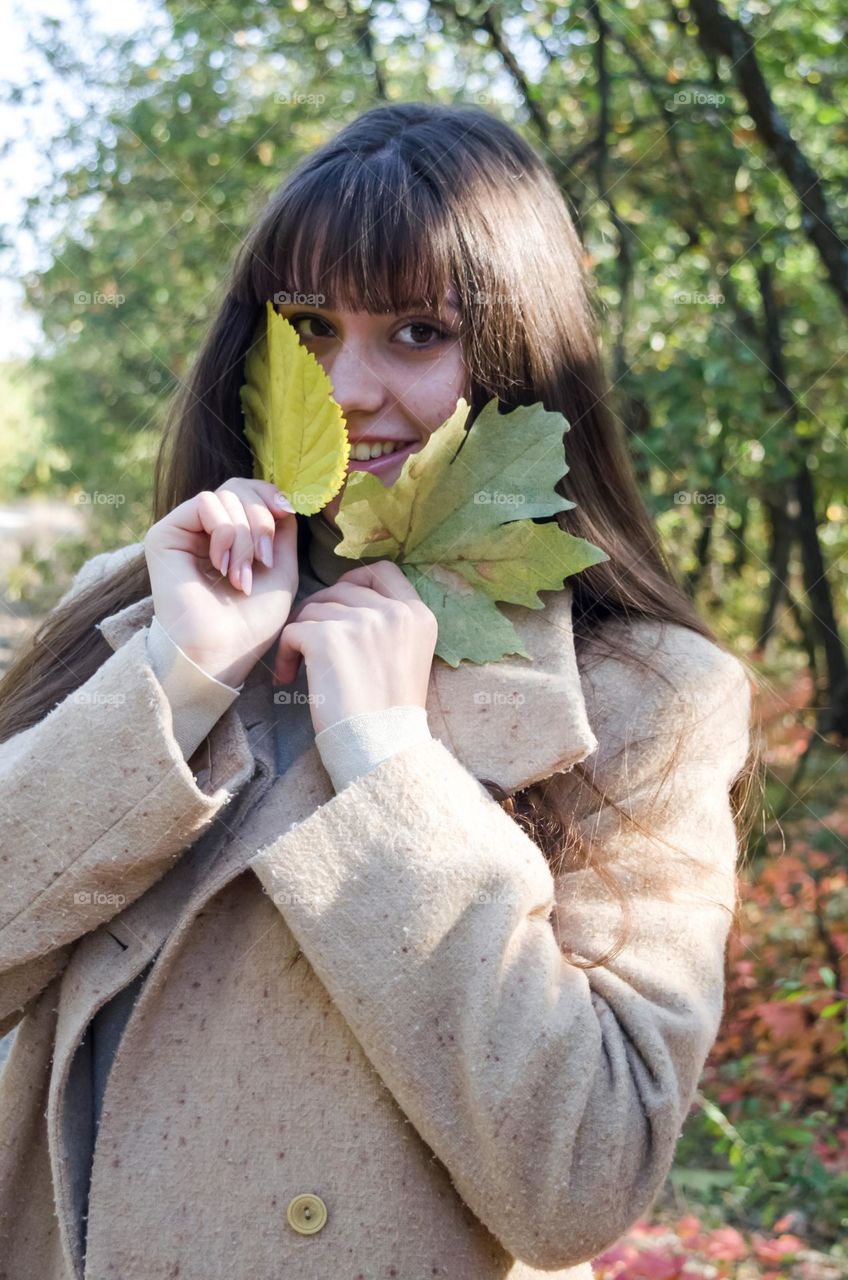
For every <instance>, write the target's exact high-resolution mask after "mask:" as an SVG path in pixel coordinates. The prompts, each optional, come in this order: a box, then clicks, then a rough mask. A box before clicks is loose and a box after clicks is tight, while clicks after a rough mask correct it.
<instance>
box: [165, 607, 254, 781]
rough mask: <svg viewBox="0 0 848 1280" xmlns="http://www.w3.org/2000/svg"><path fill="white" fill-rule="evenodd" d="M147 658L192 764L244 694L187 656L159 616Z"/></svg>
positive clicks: (174, 730) (183, 750) (175, 729)
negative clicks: (230, 707) (215, 729)
mask: <svg viewBox="0 0 848 1280" xmlns="http://www.w3.org/2000/svg"><path fill="white" fill-rule="evenodd" d="M147 657H148V661H149V662H150V665H151V667H152V668H153V674H154V675H155V676H156V679H157V680H158V681H159V683H160V684H161V686H162V688H163V689H164V691H165V695H166V697H167V699H168V702H169V703H170V706H171V718H172V725H173V733H174V737H175V738H176V740H177V742H178V743H179V746H180V750H181V751H182V753H183V756H184V758H185V759H186V760H188V759H189V758H190V757H191V756H192V755H193V754H194V752H195V751H196V750H197V748H198V747H199V746H200V744H201V742H202V741H203V739H204V738H205V737H206V736H207V734H208V733H209V731H210V729H211V728H212V726H213V725H214V724H215V723H216V722H217V721H218V720H220V718H221V716H222V715H223V714H224V712H225V711H226V710H227V708H228V707H229V706H230V705H231V704H232V703H233V702H235V700H236V698H237V697H238V695H239V693H240V692H241V690H242V689H243V688H244V685H243V684H240V685H239V686H238V688H236V689H234V688H232V687H231V686H230V685H228V684H223V683H222V681H220V680H216V679H215V677H214V676H210V675H209V674H208V673H207V672H206V671H204V670H203V668H202V667H199V666H198V665H197V663H196V662H193V661H192V659H191V658H189V657H188V655H187V654H185V653H184V652H183V650H182V649H181V648H180V646H179V645H178V644H177V643H176V641H174V640H172V639H171V637H170V635H169V634H168V632H167V631H166V630H165V628H164V627H163V626H162V624H161V623H160V621H159V619H158V618H157V617H156V615H155V614H154V615H153V620H152V622H151V623H150V626H149V628H148V632H147Z"/></svg>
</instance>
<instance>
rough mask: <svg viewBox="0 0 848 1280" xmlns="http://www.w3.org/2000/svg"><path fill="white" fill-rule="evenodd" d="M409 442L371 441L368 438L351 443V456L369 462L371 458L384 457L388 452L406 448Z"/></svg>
mask: <svg viewBox="0 0 848 1280" xmlns="http://www.w3.org/2000/svg"><path fill="white" fill-rule="evenodd" d="M407 444H408V441H397V440H377V441H374V442H373V443H370V442H369V441H366V440H360V441H359V443H358V444H352V445H351V447H350V456H351V458H352V459H354V460H355V461H356V462H367V461H368V460H369V458H382V457H383V456H384V455H385V454H387V453H394V452H395V451H396V450H399V449H405V448H406V447H407Z"/></svg>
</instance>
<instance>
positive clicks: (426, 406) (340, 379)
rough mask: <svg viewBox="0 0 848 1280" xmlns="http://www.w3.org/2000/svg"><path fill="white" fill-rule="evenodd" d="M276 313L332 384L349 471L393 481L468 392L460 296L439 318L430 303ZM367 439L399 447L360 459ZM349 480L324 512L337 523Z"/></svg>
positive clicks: (294, 308)
mask: <svg viewBox="0 0 848 1280" xmlns="http://www.w3.org/2000/svg"><path fill="white" fill-rule="evenodd" d="M277 310H278V311H279V313H280V315H282V316H284V317H285V318H286V320H288V321H289V323H290V324H291V325H292V326H293V327H294V329H295V330H296V331H297V333H298V335H299V336H300V340H301V342H302V343H303V345H304V346H305V347H306V348H307V350H309V351H311V352H312V354H313V355H314V356H315V359H316V360H317V361H318V363H319V364H320V365H321V367H322V369H323V370H324V372H325V373H326V374H327V376H328V377H329V379H330V381H331V382H332V385H333V397H334V399H335V400H336V401H337V402H338V404H339V405H340V407H341V410H342V412H343V414H344V416H345V420H346V422H347V432H348V436H349V438H350V470H351V471H370V472H372V473H373V474H374V475H376V476H378V477H379V479H380V480H381V481H382V483H383V484H386V485H391V484H394V482H395V480H397V478H398V476H399V475H400V473H401V471H402V469H403V464H404V462H405V460H406V459H407V458H408V457H409V456H410V454H411V453H417V452H418V451H419V450H420V449H422V448H423V447H424V445H425V444H426V442H427V439H428V438H429V436H430V435H431V434H432V433H433V432H434V431H435V430H436V428H437V427H440V426H441V425H442V423H443V422H445V421H446V420H447V419H448V418H449V417H450V416H451V414H452V413H453V411H454V409H455V408H456V402H457V400H458V399H459V398H460V396H465V397H466V398H467V397H468V395H469V392H470V388H469V386H468V379H467V373H466V368H465V362H464V359H463V354H462V345H461V343H460V340H459V311H458V309H457V306H456V300H455V295H453V296H450V297H449V298H448V299H447V300H446V302H445V305H444V309H443V310H442V312H441V315H439V314H438V313H437V312H436V311H434V310H430V311H428V310H427V309H426V308H425V309H424V310H421V311H408V312H403V313H393V314H390V315H370V314H369V313H368V312H367V311H333V310H330V309H329V308H327V307H312V306H307V307H304V306H298V305H297V304H296V303H290V304H289V303H286V304H282V305H279V306H278V308H277ZM359 442H361V444H360V443H359ZM366 442H367V445H368V450H369V452H371V451H372V449H373V446H374V445H375V444H378V443H379V444H381V445H383V446H384V447H385V445H386V444H387V443H388V442H392V443H393V444H394V451H393V452H392V453H390V454H388V455H386V454H382V456H380V457H371V458H369V459H368V460H367V461H366V460H363V459H360V458H358V457H357V455H358V454H359V453H360V452H365V447H364V446H365V444H366ZM374 452H376V450H374ZM346 483H347V481H345V484H344V485H342V488H341V489H340V490H339V492H338V493H337V494H336V496H335V497H334V498H333V499H332V501H330V502H328V503H327V505H326V506H325V507H324V508H323V510H322V511H321V515H322V516H323V517H324V519H325V520H326V521H327V522H328V524H330V525H332V526H333V527H334V528H338V525H337V524H336V521H335V516H336V512H337V511H338V509H339V506H340V505H341V500H342V496H343V494H344V490H345V485H346Z"/></svg>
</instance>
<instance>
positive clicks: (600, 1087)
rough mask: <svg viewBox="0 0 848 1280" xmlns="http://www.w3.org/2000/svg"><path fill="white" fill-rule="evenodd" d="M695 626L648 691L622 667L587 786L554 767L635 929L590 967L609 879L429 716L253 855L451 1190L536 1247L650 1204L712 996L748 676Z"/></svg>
mask: <svg viewBox="0 0 848 1280" xmlns="http://www.w3.org/2000/svg"><path fill="white" fill-rule="evenodd" d="M698 642H699V644H702V645H703V646H705V649H704V650H701V651H699V652H700V656H699V659H698V661H697V662H691V663H690V664H689V666H688V668H686V669H685V670H683V672H682V674H680V675H679V678H678V679H677V680H676V681H671V683H670V687H669V688H666V686H665V684H663V685H662V688H663V689H664V690H665V692H659V691H658V692H657V694H656V697H655V701H654V703H653V704H652V705H651V706H648V705H647V701H648V694H647V692H646V685H645V684H644V683H643V682H642V681H641V680H640V679H637V680H636V681H635V682H634V681H632V680H631V684H630V689H631V691H632V690H633V689H634V688H637V689H638V690H640V691H641V692H640V693H639V699H640V700H639V703H638V706H639V710H640V712H641V713H643V714H640V715H638V716H637V717H636V720H637V722H638V728H637V731H636V734H635V737H636V738H637V740H636V741H634V743H633V745H632V746H627V744H625V746H624V747H623V748H622V749H621V750H619V751H617V752H615V753H613V757H614V758H609V759H608V760H607V761H606V765H605V767H606V768H607V773H606V776H602V774H601V772H600V771H596V778H595V781H596V783H600V788H599V789H600V791H601V794H602V795H603V797H604V798H603V800H602V801H600V802H599V801H597V800H591V801H590V800H588V799H587V798H586V797H585V796H583V795H581V794H578V793H579V792H580V788H579V787H578V786H577V780H576V779H575V777H574V776H573V774H570V773H565V774H561V775H557V776H556V779H554V780H552V782H553V781H556V782H558V784H559V785H560V786H561V787H562V789H563V803H564V804H565V805H567V806H570V807H571V812H572V814H573V816H574V818H575V822H576V825H577V827H578V829H579V830H580V831H581V834H583V835H584V836H585V837H586V838H587V839H589V840H590V841H591V843H592V845H593V846H594V850H595V856H600V858H601V859H602V860H603V861H604V862H605V863H606V864H607V866H608V867H609V868H610V869H611V870H612V871H614V873H615V875H616V878H617V879H618V881H619V883H620V885H621V887H622V890H623V892H624V896H625V898H626V899H627V902H628V905H629V907H630V916H631V919H630V926H631V933H630V937H629V941H628V943H627V945H626V946H625V947H624V949H623V950H621V951H620V952H619V954H618V955H617V956H615V957H614V958H611V959H609V960H608V961H607V962H606V963H603V964H601V965H600V966H599V967H597V968H594V969H588V970H587V969H583V968H581V967H580V966H579V964H576V963H573V961H574V960H578V961H579V960H580V959H581V958H582V959H585V960H594V959H596V958H598V957H599V956H600V955H601V954H602V953H603V951H604V950H606V949H608V948H610V946H611V945H612V944H614V943H615V941H616V938H617V936H618V926H619V923H620V912H619V910H618V908H617V907H616V904H615V900H614V898H611V897H610V894H609V891H608V889H606V888H605V887H604V885H603V883H602V882H601V879H600V878H599V877H597V876H596V875H595V873H594V872H591V871H589V870H587V869H585V867H584V869H582V870H575V871H571V872H563V873H561V874H559V875H557V876H556V877H555V876H554V875H553V874H552V871H551V868H550V864H549V862H548V861H547V859H546V858H545V856H544V855H543V854H542V852H541V850H540V849H539V848H538V846H537V845H536V844H535V843H534V842H533V841H532V840H531V839H530V838H529V836H528V835H527V834H526V833H525V832H524V831H523V830H522V829H521V828H519V826H518V825H517V824H516V822H515V821H514V820H513V819H511V818H510V817H509V816H508V815H507V814H506V813H505V812H504V811H503V809H502V808H501V807H500V806H499V805H498V804H497V803H496V802H495V801H494V800H493V799H492V798H491V797H490V796H489V794H488V792H487V791H486V790H485V788H484V787H483V786H482V785H481V784H480V783H479V782H478V781H477V780H476V779H475V778H474V777H473V776H472V775H471V774H470V773H469V772H468V771H467V770H466V769H465V768H464V767H463V766H462V765H461V763H460V762H459V761H458V760H457V759H456V758H455V756H453V755H452V754H451V752H450V751H449V750H448V749H447V748H446V747H445V746H444V744H443V743H442V742H441V740H439V739H437V738H434V739H432V740H431V741H430V742H429V743H422V744H417V745H415V746H412V747H410V748H408V749H405V750H401V751H400V752H398V753H397V754H396V755H394V756H392V757H391V758H389V759H388V760H386V761H384V762H383V763H381V764H379V765H378V766H377V768H376V769H374V770H373V771H372V772H371V773H369V774H367V775H366V776H365V777H363V778H361V779H359V780H358V781H356V782H354V783H352V784H351V785H349V786H347V787H346V788H345V789H344V790H343V791H341V792H340V793H339V794H338V795H336V796H334V797H333V798H332V799H330V800H329V801H327V802H326V803H325V804H323V805H321V806H320V807H319V808H318V809H316V810H315V811H314V812H313V813H312V814H311V815H310V816H309V817H308V818H307V819H306V820H305V821H303V822H300V823H297V824H295V825H293V826H292V827H291V828H289V829H288V830H287V831H286V832H284V833H282V834H281V836H280V837H278V838H277V839H276V840H275V841H274V842H273V843H272V844H271V845H269V846H267V847H266V848H264V849H263V850H260V851H259V853H258V854H256V855H255V856H254V858H253V860H252V863H251V865H252V866H253V868H254V870H255V872H256V874H257V875H258V877H259V879H260V881H261V882H262V884H263V886H264V887H265V889H266V891H267V892H268V894H269V895H270V896H271V898H272V900H273V901H274V902H275V904H276V905H277V907H278V909H279V910H280V912H281V913H282V914H283V916H284V917H285V919H286V921H287V923H288V925H289V927H290V928H291V930H292V932H293V934H294V935H295V937H296V939H297V941H298V942H299V944H300V946H301V948H302V950H303V952H304V954H305V955H306V957H307V959H308V960H309V961H310V963H311V964H312V966H313V968H314V969H315V971H316V974H317V976H318V977H319V978H320V980H321V981H322V983H323V984H324V985H325V986H326V988H327V990H328V992H329V993H330V995H331V997H332V998H333V1000H334V1001H335V1003H336V1004H337V1006H338V1008H339V1009H340V1011H341V1013H342V1014H343V1016H344V1017H345V1019H346V1020H347V1022H348V1023H349V1025H350V1027H351V1029H352V1030H353V1032H354V1034H355V1035H356V1036H357V1039H358V1040H359V1042H360V1044H361V1045H362V1048H363V1050H364V1052H365V1053H366V1055H367V1056H368V1058H369V1060H370V1061H371V1063H372V1065H373V1066H374V1068H375V1069H376V1070H377V1072H378V1073H379V1075H380V1076H381V1078H382V1079H383V1081H384V1083H385V1084H386V1086H387V1087H388V1089H389V1090H390V1091H391V1093H392V1094H393V1096H394V1098H395V1100H396V1101H397V1103H398V1105H399V1106H400V1108H401V1109H402V1110H403V1111H404V1112H405V1114H406V1116H407V1117H408V1118H409V1119H410V1121H411V1122H412V1124H413V1125H414V1126H415V1128H416V1129H417V1130H418V1132H419V1134H420V1135H421V1137H422V1138H423V1139H424V1141H425V1142H426V1143H427V1144H428V1145H429V1147H430V1148H431V1149H432V1151H433V1152H434V1153H435V1155H436V1156H437V1157H438V1158H439V1159H440V1160H441V1162H442V1163H443V1164H444V1166H445V1168H446V1169H447V1172H448V1174H449V1176H450V1178H451V1180H452V1182H453V1184H454V1186H455V1188H456V1189H457V1191H458V1193H459V1194H460V1195H461V1197H462V1198H463V1199H464V1200H465V1202H466V1203H467V1204H468V1205H469V1207H470V1208H471V1209H472V1210H473V1211H474V1213H475V1214H476V1215H477V1217H478V1218H479V1219H480V1220H481V1221H482V1222H483V1223H484V1224H485V1226H486V1227H487V1228H488V1229H489V1230H490V1231H491V1232H492V1234H493V1235H494V1236H496V1237H497V1238H498V1239H499V1240H500V1242H501V1243H502V1245H503V1246H504V1248H506V1249H507V1250H508V1251H509V1252H510V1253H511V1254H512V1255H513V1256H514V1257H516V1258H519V1259H521V1260H522V1261H524V1262H526V1263H528V1264H529V1265H532V1266H535V1267H539V1268H542V1269H556V1268H565V1267H570V1266H575V1265H577V1264H579V1263H581V1262H584V1261H587V1260H590V1259H592V1258H593V1257H596V1256H597V1255H598V1254H599V1253H601V1252H602V1251H603V1250H604V1249H605V1248H607V1247H609V1246H610V1245H611V1244H612V1243H614V1242H615V1241H616V1240H617V1239H619V1238H620V1236H621V1235H622V1234H623V1233H624V1232H625V1231H626V1230H627V1229H628V1228H629V1227H630V1226H631V1225H632V1224H633V1222H634V1221H636V1220H637V1219H638V1218H639V1217H640V1216H641V1215H642V1214H643V1213H644V1212H645V1211H646V1210H647V1209H648V1208H650V1206H651V1204H652V1203H653V1201H654V1199H655V1198H656V1195H657V1193H658V1191H659V1189H660V1188H661V1186H662V1184H663V1182H664V1180H665V1178H666V1176H667V1173H668V1171H669V1169H670V1167H671V1164H672V1161H673V1157H674V1151H675V1145H676V1142H677V1139H678V1136H679V1132H680V1129H681V1126H682V1123H683V1121H684V1119H685V1117H686V1114H687V1111H688V1109H689V1107H690V1105H691V1102H692V1099H693V1096H694V1093H695V1090H696V1087H697V1083H698V1080H699V1077H700V1073H701V1070H702V1068H703V1065H704V1062H705V1059H706V1056H707V1054H708V1052H709V1049H710V1048H711V1046H712V1044H713V1042H714V1039H715V1036H716V1034H717V1030H718V1027H719V1022H720V1019H721V1014H722V1000H723V970H724V953H725V945H726V940H727V935H728V931H729V926H730V919H731V912H732V910H733V906H734V904H735V894H736V872H735V868H736V857H737V840H736V832H735V827H734V823H733V819H732V814H731V809H730V802H729V786H730V783H731V781H732V779H733V778H734V776H735V775H736V774H737V773H738V771H739V769H740V767H741V766H742V764H743V762H744V760H745V756H746V751H747V742H748V711H749V689H748V683H747V677H746V675H745V673H744V669H743V668H742V665H741V664H740V663H738V662H737V660H736V659H734V658H732V657H730V656H729V655H726V654H724V653H722V652H721V651H720V650H719V649H718V648H717V646H711V645H709V642H707V641H702V640H701V638H700V637H698ZM707 646H708V651H707V649H706V647H707ZM615 701H616V699H615V698H612V699H611V700H610V705H609V708H608V711H609V718H610V723H611V724H615V721H616V711H615ZM620 714H621V715H622V716H624V717H625V718H627V716H628V711H627V708H626V706H622V707H621V709H620ZM593 727H595V728H596V732H597V727H596V726H595V725H593ZM598 736H599V742H600V741H601V736H600V734H599V735H598ZM605 736H606V734H605ZM616 741H618V742H619V743H620V742H621V741H622V733H621V724H620V723H619V726H618V736H617V738H616ZM587 764H589V766H590V767H591V764H592V759H591V758H590V759H589V760H588V761H587ZM542 785H544V784H542ZM592 794H593V795H594V794H595V793H594V792H592ZM614 803H617V804H618V810H622V809H623V810H625V811H626V814H627V820H625V819H624V818H623V817H622V815H621V813H620V812H619V811H618V810H616V809H615V808H614V807H613V805H614ZM566 949H570V957H571V958H570V959H567V958H566V955H565V951H566Z"/></svg>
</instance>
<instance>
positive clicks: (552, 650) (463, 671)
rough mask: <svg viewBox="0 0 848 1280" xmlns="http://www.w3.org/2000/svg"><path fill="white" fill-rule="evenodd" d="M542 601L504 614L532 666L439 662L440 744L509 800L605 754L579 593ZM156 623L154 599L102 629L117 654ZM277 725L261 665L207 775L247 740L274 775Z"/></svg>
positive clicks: (434, 715) (213, 744) (434, 680)
mask: <svg viewBox="0 0 848 1280" xmlns="http://www.w3.org/2000/svg"><path fill="white" fill-rule="evenodd" d="M540 598H542V599H543V600H544V608H542V609H526V608H523V607H522V606H519V605H510V604H499V606H498V608H499V609H500V611H501V612H502V613H503V614H504V615H505V616H506V617H507V618H508V619H509V620H510V622H512V624H513V626H514V627H515V629H516V631H517V632H518V634H519V636H520V637H521V640H522V643H523V645H524V647H525V649H526V650H527V652H528V653H529V654H531V656H532V661H529V662H528V660H527V659H526V658H521V657H517V656H510V657H507V658H504V659H503V660H502V661H500V662H488V663H484V664H482V665H478V664H474V663H462V664H460V666H458V667H451V666H449V665H448V664H447V663H445V662H443V661H442V660H441V659H440V658H436V659H435V660H434V662H433V667H432V672H431V676H430V684H429V688H428V691H427V720H428V724H429V726H430V732H431V733H432V734H433V737H435V738H440V739H441V740H442V741H443V742H444V744H445V745H446V746H447V747H449V749H450V750H451V751H452V752H453V754H454V755H455V756H456V758H457V759H458V760H459V762H460V763H461V764H462V765H464V766H465V768H466V769H468V771H469V772H470V773H472V774H473V775H474V776H475V777H477V778H479V779H480V780H486V781H490V782H494V783H497V784H498V785H499V786H500V787H502V788H503V789H504V791H505V792H506V793H507V794H509V795H512V794H514V793H515V792H516V791H520V790H522V789H523V788H524V787H528V786H530V785H531V784H532V783H534V782H539V781H541V780H542V779H544V778H547V777H550V775H551V774H553V773H561V772H563V771H564V770H566V769H569V768H571V766H572V765H574V764H576V763H577V762H578V761H580V760H584V759H585V758H586V757H587V756H589V755H590V754H591V753H592V752H593V751H594V750H595V748H596V747H597V740H596V738H595V736H594V733H593V732H592V728H591V725H590V724H589V720H588V716H587V712H586V703H585V700H584V696H583V690H582V687H581V683H580V675H579V671H578V667H577V660H576V655H575V651H574V637H573V632H572V624H571V604H572V593H571V588H570V587H569V586H567V585H566V586H565V587H563V588H562V589H561V590H559V591H542V592H541V593H540ZM152 617H153V597H152V595H149V596H145V597H144V598H143V599H141V600H138V601H136V602H135V603H133V604H131V605H127V606H126V608H124V609H121V610H119V611H118V612H117V613H113V614H111V615H110V616H109V617H107V618H104V619H103V621H102V622H100V623H99V624H98V629H99V630H100V632H101V634H102V635H103V636H104V637H105V639H106V640H107V641H108V643H109V644H110V645H111V647H112V648H113V649H117V648H119V647H120V646H121V645H122V644H124V643H125V642H126V641H127V640H128V639H129V638H130V636H131V635H132V634H133V633H134V632H135V631H136V630H138V629H139V628H140V627H145V626H147V625H148V624H149V622H150V621H151V619H152ZM273 718H274V705H273V689H272V686H271V676H270V670H269V667H268V665H266V664H265V663H264V662H262V661H260V662H259V663H257V665H256V666H255V667H254V669H253V671H252V672H251V674H250V676H249V677H248V679H247V681H246V682H245V686H244V689H243V690H242V692H241V694H240V695H239V697H238V699H237V700H236V701H235V702H234V703H233V704H232V706H231V707H229V708H228V709H227V711H226V712H225V713H224V715H223V716H222V717H221V719H220V720H219V721H218V723H217V724H216V725H215V726H214V728H213V730H212V732H211V733H210V735H209V738H208V739H207V742H208V744H209V748H210V756H211V760H210V764H209V767H208V769H207V770H206V771H205V772H206V773H207V774H208V775H211V777H212V778H213V779H214V776H215V758H214V757H215V753H216V752H232V751H236V752H237V751H238V750H239V748H241V750H244V749H245V739H246V742H247V744H249V749H250V751H251V752H252V753H253V756H254V758H255V759H258V760H260V761H262V763H264V764H265V765H266V766H267V767H268V768H269V769H270V770H271V772H272V774H273V771H274V739H273ZM312 750H314V751H315V759H316V761H317V762H318V763H319V764H320V756H319V755H318V752H317V749H315V748H312ZM307 754H309V753H307Z"/></svg>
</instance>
